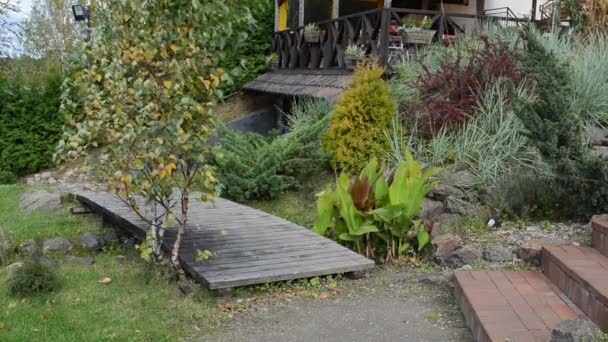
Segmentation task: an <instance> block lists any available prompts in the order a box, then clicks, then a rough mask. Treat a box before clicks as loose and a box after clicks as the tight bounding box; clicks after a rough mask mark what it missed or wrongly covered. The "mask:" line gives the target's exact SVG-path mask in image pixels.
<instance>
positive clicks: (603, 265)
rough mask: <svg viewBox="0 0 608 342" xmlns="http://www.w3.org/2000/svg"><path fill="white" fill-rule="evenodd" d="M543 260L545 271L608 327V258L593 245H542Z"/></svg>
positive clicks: (584, 309)
mask: <svg viewBox="0 0 608 342" xmlns="http://www.w3.org/2000/svg"><path fill="white" fill-rule="evenodd" d="M542 264H543V272H544V273H545V275H546V276H547V277H548V278H549V279H550V280H551V281H552V282H553V283H554V284H555V285H556V286H557V287H558V288H559V289H560V290H561V291H563V292H564V293H565V294H566V295H567V296H568V298H570V299H571V300H572V302H574V303H575V304H576V305H577V306H578V307H579V308H580V309H581V310H582V311H583V312H584V313H585V314H586V315H587V316H588V317H589V318H590V319H591V320H592V321H593V322H594V323H595V324H597V325H598V326H599V327H600V328H601V329H603V330H606V331H608V258H607V257H606V256H604V255H602V254H601V253H600V252H599V251H598V250H596V249H594V248H590V247H575V246H543V251H542Z"/></svg>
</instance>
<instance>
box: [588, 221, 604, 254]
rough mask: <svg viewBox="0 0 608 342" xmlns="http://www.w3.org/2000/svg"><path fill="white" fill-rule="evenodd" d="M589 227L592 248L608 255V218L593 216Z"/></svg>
mask: <svg viewBox="0 0 608 342" xmlns="http://www.w3.org/2000/svg"><path fill="white" fill-rule="evenodd" d="M591 228H592V229H593V236H592V244H593V248H595V249H597V250H598V251H599V252H600V253H602V254H603V255H605V256H608V220H602V219H599V218H595V219H593V220H592V221H591Z"/></svg>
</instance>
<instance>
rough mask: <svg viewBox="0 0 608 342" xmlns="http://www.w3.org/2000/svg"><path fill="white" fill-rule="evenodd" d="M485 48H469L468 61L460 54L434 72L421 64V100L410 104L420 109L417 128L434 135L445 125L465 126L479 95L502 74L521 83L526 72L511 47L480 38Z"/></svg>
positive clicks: (419, 79)
mask: <svg viewBox="0 0 608 342" xmlns="http://www.w3.org/2000/svg"><path fill="white" fill-rule="evenodd" d="M481 39H482V41H483V48H482V49H476V50H472V51H470V54H469V56H470V57H469V58H468V61H463V59H462V58H461V57H458V58H457V59H456V60H455V61H450V62H444V63H442V64H441V66H440V69H439V71H436V72H432V71H430V70H429V68H428V67H427V66H426V65H424V64H423V65H422V69H423V73H422V74H421V75H420V77H419V78H418V80H417V81H416V83H415V86H416V88H417V89H418V91H419V92H420V95H421V101H420V102H418V103H416V104H413V105H412V107H410V109H411V110H413V112H415V113H418V121H417V124H418V129H419V130H420V132H421V133H422V134H424V135H426V136H432V135H434V134H436V133H437V132H439V130H441V129H442V128H443V127H459V126H462V125H463V124H464V123H465V122H466V121H467V118H468V117H469V116H470V114H471V113H472V111H473V107H474V106H475V104H476V102H477V97H478V96H483V94H484V92H485V90H486V89H487V88H488V86H489V85H491V84H494V83H495V82H496V81H498V80H499V79H501V78H508V79H511V80H512V81H514V82H515V83H518V82H519V81H521V79H522V78H523V72H522V71H521V70H520V69H519V67H518V66H517V64H516V62H515V58H514V57H513V56H512V55H511V53H510V51H509V49H508V47H506V46H505V45H503V44H495V43H492V42H490V41H489V40H488V38H487V37H482V38H481Z"/></svg>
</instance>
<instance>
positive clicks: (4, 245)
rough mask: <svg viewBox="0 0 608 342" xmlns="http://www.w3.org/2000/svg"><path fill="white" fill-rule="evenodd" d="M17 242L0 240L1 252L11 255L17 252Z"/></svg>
mask: <svg viewBox="0 0 608 342" xmlns="http://www.w3.org/2000/svg"><path fill="white" fill-rule="evenodd" d="M15 250H16V246H15V243H14V242H12V241H9V240H4V241H0V254H2V255H9V254H13V253H15Z"/></svg>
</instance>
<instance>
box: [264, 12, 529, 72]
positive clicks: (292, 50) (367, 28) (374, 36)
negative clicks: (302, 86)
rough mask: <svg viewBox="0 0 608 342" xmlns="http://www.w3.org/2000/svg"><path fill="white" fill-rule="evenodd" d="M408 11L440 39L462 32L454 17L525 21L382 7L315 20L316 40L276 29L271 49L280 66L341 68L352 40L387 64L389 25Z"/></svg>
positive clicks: (299, 32)
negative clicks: (430, 26)
mask: <svg viewBox="0 0 608 342" xmlns="http://www.w3.org/2000/svg"><path fill="white" fill-rule="evenodd" d="M409 15H422V16H429V17H430V18H431V20H432V22H433V29H436V30H437V36H436V37H439V39H441V38H442V37H443V36H444V34H452V35H454V34H459V33H464V29H463V28H462V27H461V26H460V25H458V24H457V22H456V21H455V20H454V19H457V18H463V19H468V20H471V21H472V22H473V23H475V24H477V23H478V22H479V21H487V20H491V21H504V22H507V23H521V22H524V21H526V19H520V18H517V17H513V16H499V15H474V14H464V13H444V12H439V11H428V10H417V9H404V8H383V9H375V10H370V11H365V12H360V13H356V14H352V15H347V16H343V17H338V18H335V19H331V20H326V21H321V22H317V23H316V24H317V26H318V27H319V30H320V32H321V34H320V41H319V43H307V42H305V39H304V26H301V27H297V28H294V29H288V30H284V31H279V32H275V33H274V34H273V37H272V50H273V52H274V53H276V54H277V55H278V56H279V68H280V69H330V68H333V69H344V68H345V67H346V63H345V60H344V50H345V49H346V47H347V46H349V45H351V44H354V45H357V46H359V47H361V48H363V49H364V50H365V52H366V54H367V55H375V56H376V57H377V58H378V61H379V63H380V64H381V65H382V66H387V65H388V59H389V58H388V57H389V43H390V41H389V39H390V38H389V36H390V26H391V24H397V25H399V26H400V25H402V23H403V20H404V18H405V17H407V16H409Z"/></svg>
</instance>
